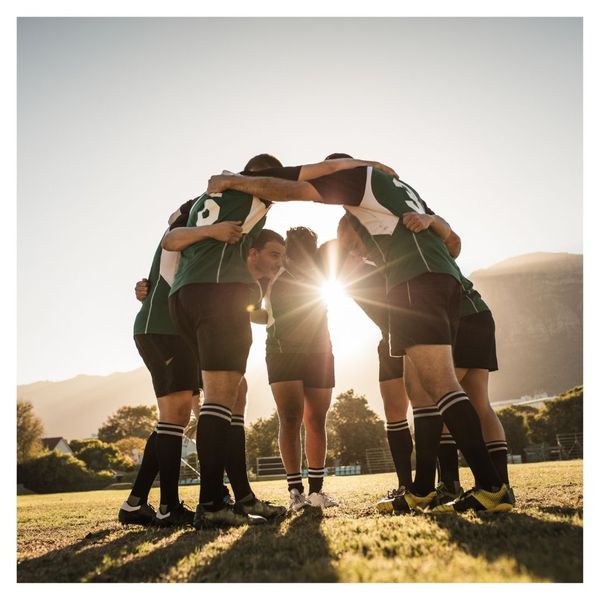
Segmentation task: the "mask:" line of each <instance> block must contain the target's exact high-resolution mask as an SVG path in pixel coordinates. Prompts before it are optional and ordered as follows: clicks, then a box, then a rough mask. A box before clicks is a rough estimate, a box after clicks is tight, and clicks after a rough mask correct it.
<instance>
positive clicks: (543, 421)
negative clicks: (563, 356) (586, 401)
mask: <svg viewBox="0 0 600 600" xmlns="http://www.w3.org/2000/svg"><path fill="white" fill-rule="evenodd" d="M530 428H531V439H532V441H533V442H534V443H545V444H549V445H551V446H555V445H556V434H557V433H580V432H582V431H583V386H579V387H576V388H573V389H571V390H569V391H567V392H564V393H563V394H560V396H557V398H556V399H555V400H551V401H547V402H545V403H544V406H543V407H542V408H541V409H540V410H539V411H538V413H537V415H536V416H535V418H534V419H533V420H532V421H531V422H530Z"/></svg>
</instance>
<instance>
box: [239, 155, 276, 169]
mask: <svg viewBox="0 0 600 600" xmlns="http://www.w3.org/2000/svg"><path fill="white" fill-rule="evenodd" d="M276 167H283V165H282V164H281V162H280V161H279V160H278V159H277V158H275V157H274V156H271V155H270V154H257V155H256V156H253V157H252V158H251V159H250V160H249V161H248V162H247V163H246V166H245V167H244V171H262V170H263V169H273V168H276Z"/></svg>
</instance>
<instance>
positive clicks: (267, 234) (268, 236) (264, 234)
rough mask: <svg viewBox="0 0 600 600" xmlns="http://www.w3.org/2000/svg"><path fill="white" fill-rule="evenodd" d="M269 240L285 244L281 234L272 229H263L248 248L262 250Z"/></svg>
mask: <svg viewBox="0 0 600 600" xmlns="http://www.w3.org/2000/svg"><path fill="white" fill-rule="evenodd" d="M269 242H276V243H277V244H281V245H282V246H285V240H284V239H283V236H281V235H279V234H278V233H277V232H276V231H273V230H272V229H263V230H262V231H261V232H260V233H259V234H258V235H257V236H256V238H255V239H254V241H253V242H252V245H251V246H250V248H254V249H255V250H262V249H263V248H264V247H265V246H266V245H267V244H268V243H269Z"/></svg>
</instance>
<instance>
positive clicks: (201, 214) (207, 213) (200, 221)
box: [196, 198, 221, 227]
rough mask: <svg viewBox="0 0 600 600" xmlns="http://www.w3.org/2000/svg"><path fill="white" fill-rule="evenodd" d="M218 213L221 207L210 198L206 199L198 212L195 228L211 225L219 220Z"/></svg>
mask: <svg viewBox="0 0 600 600" xmlns="http://www.w3.org/2000/svg"><path fill="white" fill-rule="evenodd" d="M220 211H221V207H220V206H219V205H218V204H217V203H216V202H215V201H214V200H213V199H212V198H208V199H207V200H206V201H205V202H204V206H203V207H202V208H201V209H200V210H199V211H198V215H197V216H196V226H197V227H198V226H201V225H212V224H213V223H214V222H215V221H216V220H217V219H218V218H219V212H220Z"/></svg>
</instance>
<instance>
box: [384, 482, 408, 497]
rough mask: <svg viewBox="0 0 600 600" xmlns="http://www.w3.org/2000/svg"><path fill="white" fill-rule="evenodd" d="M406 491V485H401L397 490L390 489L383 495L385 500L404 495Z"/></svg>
mask: <svg viewBox="0 0 600 600" xmlns="http://www.w3.org/2000/svg"><path fill="white" fill-rule="evenodd" d="M404 492H406V487H405V486H403V485H401V486H400V487H399V488H398V489H397V490H388V491H387V493H386V495H385V496H384V497H383V500H393V499H394V498H397V497H398V496H402V494H404Z"/></svg>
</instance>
